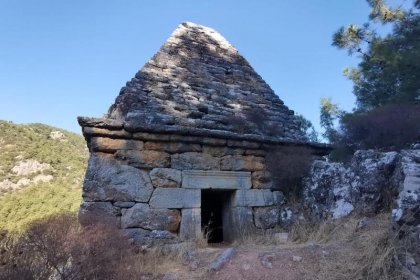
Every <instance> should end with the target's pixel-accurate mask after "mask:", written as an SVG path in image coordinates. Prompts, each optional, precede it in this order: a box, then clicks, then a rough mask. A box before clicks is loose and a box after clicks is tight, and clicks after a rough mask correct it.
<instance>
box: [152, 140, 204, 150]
mask: <svg viewBox="0 0 420 280" xmlns="http://www.w3.org/2000/svg"><path fill="white" fill-rule="evenodd" d="M144 149H145V150H154V151H165V152H168V153H186V152H201V145H200V144H191V143H180V142H152V141H148V142H145V143H144Z"/></svg>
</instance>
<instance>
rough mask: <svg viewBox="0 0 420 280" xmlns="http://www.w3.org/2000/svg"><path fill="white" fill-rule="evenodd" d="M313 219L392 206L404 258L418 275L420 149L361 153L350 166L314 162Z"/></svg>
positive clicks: (308, 184)
mask: <svg viewBox="0 0 420 280" xmlns="http://www.w3.org/2000/svg"><path fill="white" fill-rule="evenodd" d="M303 201H304V205H305V206H306V207H307V208H308V210H309V213H310V217H309V218H310V219H312V220H313V221H315V222H319V221H320V220H322V219H326V218H329V217H332V218H341V217H344V216H347V215H349V214H350V213H352V212H353V211H358V213H362V214H373V213H375V212H379V211H382V210H384V209H386V208H390V209H392V220H393V230H394V231H393V232H394V235H395V236H394V237H393V240H395V242H396V244H397V250H400V251H398V255H399V259H400V262H401V263H402V265H403V266H404V267H406V268H407V269H408V270H409V271H411V273H413V274H414V275H416V277H420V150H419V149H413V150H402V151H401V152H399V153H397V152H379V151H374V150H361V151H357V152H356V153H355V154H354V156H353V159H352V160H351V162H350V163H349V164H343V163H330V162H325V161H315V162H314V163H313V165H312V169H311V173H310V175H309V176H308V177H307V178H306V179H305V181H304V191H303Z"/></svg>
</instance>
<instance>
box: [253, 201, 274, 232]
mask: <svg viewBox="0 0 420 280" xmlns="http://www.w3.org/2000/svg"><path fill="white" fill-rule="evenodd" d="M254 221H255V226H256V227H258V228H262V229H269V228H273V227H275V226H276V225H278V224H279V221H280V209H279V208H278V207H276V206H274V207H257V208H255V209H254Z"/></svg>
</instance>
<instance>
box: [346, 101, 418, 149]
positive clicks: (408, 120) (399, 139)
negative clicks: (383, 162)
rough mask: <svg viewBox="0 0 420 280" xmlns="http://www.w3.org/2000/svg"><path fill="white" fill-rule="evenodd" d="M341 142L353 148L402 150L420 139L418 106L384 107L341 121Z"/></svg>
mask: <svg viewBox="0 0 420 280" xmlns="http://www.w3.org/2000/svg"><path fill="white" fill-rule="evenodd" d="M341 127H342V130H343V139H342V140H341V142H343V143H344V144H345V145H346V146H348V147H351V148H352V149H353V150H355V149H396V150H399V149H402V148H405V147H407V146H409V145H410V144H412V143H413V142H415V141H419V140H420V105H416V104H393V105H386V106H383V107H380V108H377V109H374V110H372V111H369V112H365V113H355V114H348V115H345V116H344V117H343V119H342V120H341Z"/></svg>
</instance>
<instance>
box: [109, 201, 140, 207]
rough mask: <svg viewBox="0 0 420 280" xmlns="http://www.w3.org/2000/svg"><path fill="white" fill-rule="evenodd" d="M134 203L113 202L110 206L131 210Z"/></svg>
mask: <svg viewBox="0 0 420 280" xmlns="http://www.w3.org/2000/svg"><path fill="white" fill-rule="evenodd" d="M135 204H136V203H135V202H133V201H115V202H113V203H112V205H114V206H115V207H119V208H131V207H133V206H134V205H135Z"/></svg>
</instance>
